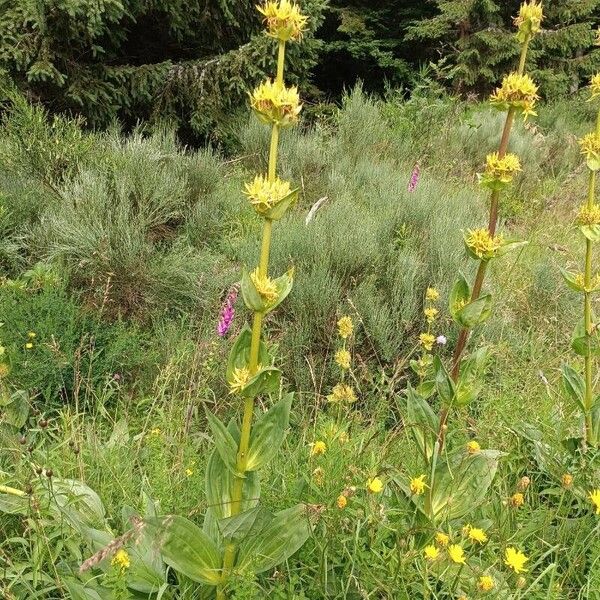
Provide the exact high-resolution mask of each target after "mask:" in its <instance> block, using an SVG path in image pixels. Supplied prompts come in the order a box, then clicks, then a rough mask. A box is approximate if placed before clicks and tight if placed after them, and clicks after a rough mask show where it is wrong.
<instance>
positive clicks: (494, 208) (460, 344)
mask: <svg viewBox="0 0 600 600" xmlns="http://www.w3.org/2000/svg"><path fill="white" fill-rule="evenodd" d="M530 40H531V36H528V37H527V38H526V40H525V41H524V43H523V45H522V47H521V55H520V58H519V67H518V69H517V74H518V75H523V73H524V71H525V61H526V58H527V50H528V48H529V42H530ZM515 112H516V111H515V108H514V107H512V106H511V107H509V108H508V111H507V113H506V120H505V121H504V128H503V130H502V137H501V138H500V144H499V146H498V157H499V158H500V159H502V158H504V156H506V152H507V150H508V143H509V140H510V133H511V130H512V126H513V123H514V120H515ZM499 203H500V190H493V191H492V192H491V195H490V212H489V219H488V232H489V234H490V235H491V236H494V235H495V234H496V228H497V226H498V206H499ZM487 265H488V261H487V260H484V259H482V260H480V261H479V267H478V268H477V274H476V275H475V281H474V282H473V290H472V292H471V298H470V301H471V302H473V301H475V300H477V299H478V298H479V296H480V294H481V289H482V287H483V283H484V280H485V275H486V271H487ZM470 334H471V330H470V329H469V328H467V327H463V328H462V329H461V331H460V333H459V335H458V340H457V342H456V346H455V348H454V353H453V356H452V371H451V376H452V379H453V380H454V382H457V381H458V377H459V375H460V363H461V360H462V357H463V354H464V351H465V348H466V346H467V342H468V341H469V336H470ZM449 411H450V407H449V406H445V407H443V409H442V411H441V413H440V422H439V429H438V436H437V444H438V452H441V451H442V449H443V447H444V441H445V436H446V429H447V424H446V423H447V421H448V413H449Z"/></svg>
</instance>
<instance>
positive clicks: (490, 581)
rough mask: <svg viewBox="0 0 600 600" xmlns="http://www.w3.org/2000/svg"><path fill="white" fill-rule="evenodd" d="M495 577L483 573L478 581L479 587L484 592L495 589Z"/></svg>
mask: <svg viewBox="0 0 600 600" xmlns="http://www.w3.org/2000/svg"><path fill="white" fill-rule="evenodd" d="M495 585H496V584H495V582H494V578H493V577H490V576H489V575H482V576H481V577H480V578H479V580H478V581H477V587H478V588H479V589H480V590H481V591H482V592H489V591H491V590H493V589H494V586H495Z"/></svg>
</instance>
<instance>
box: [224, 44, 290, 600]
mask: <svg viewBox="0 0 600 600" xmlns="http://www.w3.org/2000/svg"><path fill="white" fill-rule="evenodd" d="M284 63H285V42H283V41H280V42H279V50H278V56H277V83H279V84H280V85H283V70H284ZM278 148H279V125H277V124H274V125H273V128H272V130H271V144H270V148H269V168H268V173H267V176H268V179H269V181H270V182H273V181H275V178H276V175H277V152H278ZM272 229H273V221H271V220H270V219H265V220H264V223H263V231H262V242H261V249H260V260H259V263H258V272H259V274H260V275H261V276H263V277H266V276H267V275H268V272H269V256H270V252H271V233H272ZM263 318H264V314H263V313H261V312H255V313H254V317H253V320H252V338H251V341H250V363H249V365H248V369H249V371H250V373H251V374H252V375H254V374H255V373H256V371H257V369H258V366H259V365H258V360H259V354H260V340H261V336H262V324H263ZM253 416H254V399H253V398H251V397H249V398H245V399H244V411H243V416H242V428H241V430H240V444H239V446H238V453H237V464H236V466H237V471H238V473H240V476H239V477H236V478H235V479H234V481H233V486H232V489H231V516H235V515H238V514H239V513H240V512H241V511H242V504H243V499H244V475H245V473H246V464H247V457H248V448H249V447H250V435H251V433H252V418H253ZM236 553H237V545H236V544H234V543H229V544H226V546H225V551H224V554H223V568H222V570H221V584H220V585H218V586H217V592H216V597H217V600H226V598H227V593H226V585H227V581H228V579H229V575H230V573H231V570H232V569H233V566H234V565H235V557H236Z"/></svg>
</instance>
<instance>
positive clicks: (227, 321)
mask: <svg viewBox="0 0 600 600" xmlns="http://www.w3.org/2000/svg"><path fill="white" fill-rule="evenodd" d="M237 296H238V291H237V288H236V287H233V288H232V289H231V291H230V292H229V294H227V298H226V299H225V302H224V303H223V306H222V307H221V312H220V313H219V322H218V323H217V333H218V335H219V337H225V336H226V335H227V332H228V331H229V329H230V327H231V325H232V323H233V319H234V317H235V306H234V305H235V301H236V300H237Z"/></svg>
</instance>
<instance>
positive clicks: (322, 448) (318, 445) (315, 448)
mask: <svg viewBox="0 0 600 600" xmlns="http://www.w3.org/2000/svg"><path fill="white" fill-rule="evenodd" d="M325 452H327V444H325V442H323V441H322V440H317V441H316V442H315V443H314V444H313V445H312V448H311V449H310V455H311V456H318V455H319V454H325Z"/></svg>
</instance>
